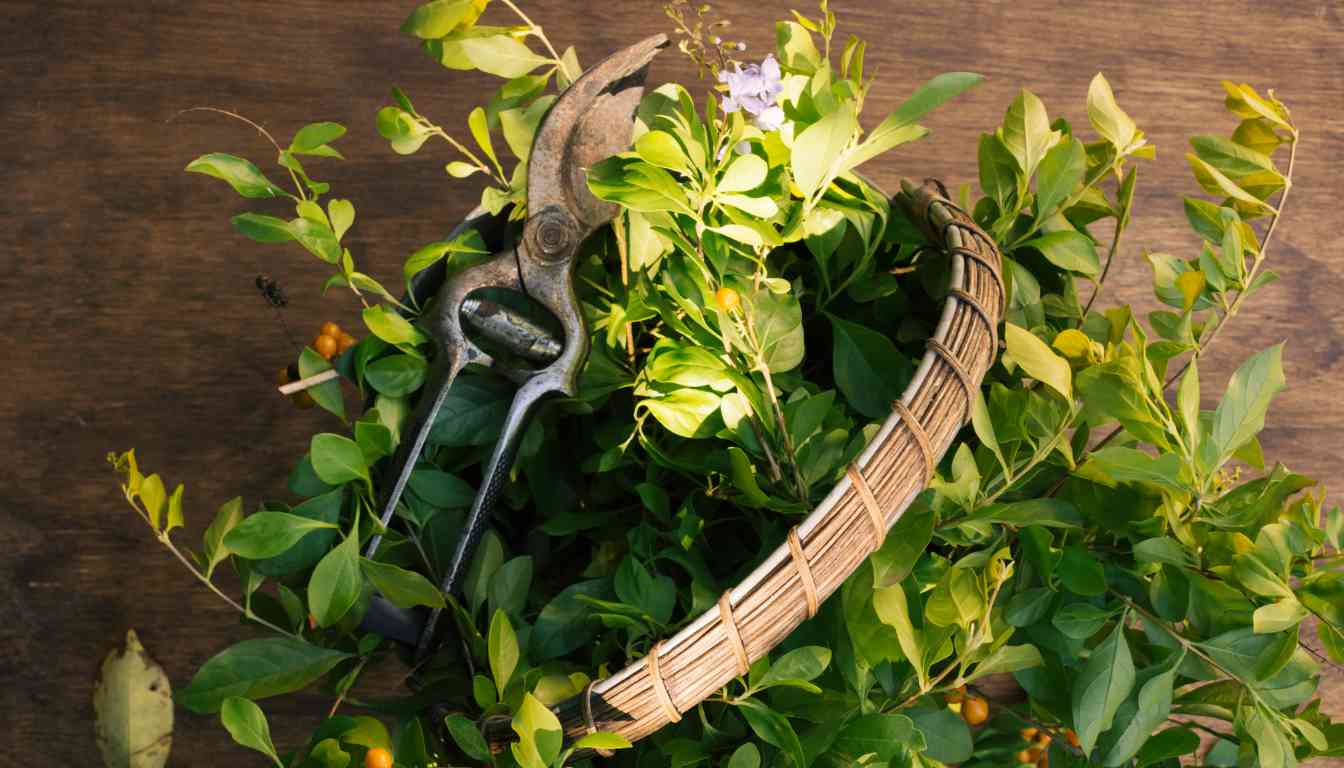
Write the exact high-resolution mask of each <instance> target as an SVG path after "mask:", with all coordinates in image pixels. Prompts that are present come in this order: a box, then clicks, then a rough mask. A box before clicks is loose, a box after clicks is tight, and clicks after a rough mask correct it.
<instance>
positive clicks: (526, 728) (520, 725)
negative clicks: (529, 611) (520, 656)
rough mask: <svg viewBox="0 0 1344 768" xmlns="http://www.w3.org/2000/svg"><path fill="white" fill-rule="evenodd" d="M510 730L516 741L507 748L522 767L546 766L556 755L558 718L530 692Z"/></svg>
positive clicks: (559, 738) (559, 735) (560, 736)
mask: <svg viewBox="0 0 1344 768" xmlns="http://www.w3.org/2000/svg"><path fill="white" fill-rule="evenodd" d="M496 616H497V618H498V615H496ZM513 732H514V733H516V734H518V742H517V743H516V744H511V745H509V748H510V750H512V752H513V757H514V759H515V760H517V761H518V764H519V765H520V766H522V768H549V766H550V765H551V763H553V762H555V759H556V758H557V757H559V755H560V747H561V745H562V743H563V739H564V730H563V729H562V728H561V726H560V720H559V719H558V718H557V717H556V716H555V713H554V712H552V711H551V710H549V709H547V708H546V705H545V704H542V703H541V701H540V700H538V699H537V697H535V696H533V695H532V694H530V693H525V694H523V703H522V705H521V706H519V707H518V711H517V712H516V713H515V714H514V716H513Z"/></svg>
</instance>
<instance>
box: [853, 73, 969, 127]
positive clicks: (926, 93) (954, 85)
mask: <svg viewBox="0 0 1344 768" xmlns="http://www.w3.org/2000/svg"><path fill="white" fill-rule="evenodd" d="M982 80H984V77H982V76H981V75H977V74H976V73H974V72H944V73H942V74H940V75H935V76H934V77H933V78H931V79H930V80H929V81H928V82H926V83H924V84H923V85H921V86H919V88H917V89H915V92H914V93H912V94H910V98H908V99H906V100H905V101H903V102H901V105H900V106H899V107H897V108H896V111H894V112H892V113H891V114H890V115H888V116H887V118H886V119H885V120H883V121H882V122H881V123H879V124H878V126H877V128H874V129H873V133H874V134H877V133H881V132H882V131H884V130H887V129H890V128H892V127H899V126H903V125H910V124H911V123H915V122H918V121H919V119H920V118H922V117H924V116H925V115H927V114H928V113H930V112H932V111H933V110H935V109H937V108H938V107H940V106H942V105H943V104H945V103H947V102H948V101H950V100H952V99H953V98H956V97H957V96H960V95H961V94H962V93H965V92H966V91H967V90H970V89H971V88H972V87H973V86H976V85H978V84H979V83H980V82H981V81H982Z"/></svg>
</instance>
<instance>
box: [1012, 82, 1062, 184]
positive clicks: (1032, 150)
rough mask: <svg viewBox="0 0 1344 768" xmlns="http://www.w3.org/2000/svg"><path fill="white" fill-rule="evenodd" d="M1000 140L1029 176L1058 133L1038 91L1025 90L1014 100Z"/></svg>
mask: <svg viewBox="0 0 1344 768" xmlns="http://www.w3.org/2000/svg"><path fill="white" fill-rule="evenodd" d="M999 139H1000V140H1001V141H1002V142H1003V145H1004V146H1005V147H1007V149H1008V151H1009V152H1010V153H1011V154H1012V155H1013V157H1014V158H1016V159H1017V166H1018V167H1019V168H1021V169H1022V172H1023V173H1024V174H1025V175H1026V176H1027V177H1028V178H1030V177H1031V176H1032V174H1034V173H1035V172H1036V166H1038V165H1040V163H1041V160H1042V159H1044V158H1045V153H1046V152H1048V151H1049V150H1050V147H1052V146H1053V145H1054V144H1055V141H1056V139H1057V136H1056V134H1055V132H1054V131H1052V130H1050V117H1049V116H1048V115H1047V114H1046V112H1045V105H1044V104H1042V103H1041V100H1040V99H1038V98H1037V97H1036V94H1034V93H1032V92H1031V91H1028V90H1023V91H1021V92H1020V93H1019V94H1018V95H1017V98H1016V99H1013V103H1012V104H1011V105H1009V107H1008V114H1007V115H1005V116H1004V118H1003V127H1002V128H1000V129H999Z"/></svg>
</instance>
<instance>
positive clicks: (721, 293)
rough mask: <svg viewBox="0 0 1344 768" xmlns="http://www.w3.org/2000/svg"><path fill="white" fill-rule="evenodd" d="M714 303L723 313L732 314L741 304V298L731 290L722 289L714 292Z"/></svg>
mask: <svg viewBox="0 0 1344 768" xmlns="http://www.w3.org/2000/svg"><path fill="white" fill-rule="evenodd" d="M714 303H716V304H718V305H719V309H722V310H723V311H724V312H732V311H733V310H734V309H737V307H738V305H739V304H741V303H742V297H741V296H739V295H738V293H737V291H734V290H733V289H732V288H728V287H726V286H725V287H723V288H720V289H719V290H717V291H715V292H714Z"/></svg>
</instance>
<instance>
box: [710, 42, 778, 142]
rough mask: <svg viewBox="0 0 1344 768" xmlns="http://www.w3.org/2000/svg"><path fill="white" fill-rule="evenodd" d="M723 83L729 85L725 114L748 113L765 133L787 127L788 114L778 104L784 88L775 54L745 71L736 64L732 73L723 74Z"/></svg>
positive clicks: (724, 102)
mask: <svg viewBox="0 0 1344 768" xmlns="http://www.w3.org/2000/svg"><path fill="white" fill-rule="evenodd" d="M719 82H721V83H727V84H728V96H727V97H726V98H724V100H723V111H724V112H736V111H738V110H739V109H741V110H745V111H746V112H747V114H749V115H751V116H752V118H754V119H755V122H756V127H757V128H760V129H761V130H762V131H773V130H776V129H778V128H779V126H781V125H783V124H784V110H783V108H781V107H780V106H779V104H778V103H777V100H778V99H779V94H780V93H782V92H783V91H784V84H783V83H781V82H780V72H779V62H778V61H775V57H774V55H773V54H772V55H770V56H766V57H765V61H763V62H761V63H760V64H748V65H747V66H746V68H745V69H744V68H743V67H742V65H741V64H734V65H733V71H732V72H729V71H727V70H724V71H722V72H720V73H719Z"/></svg>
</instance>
